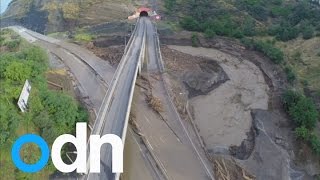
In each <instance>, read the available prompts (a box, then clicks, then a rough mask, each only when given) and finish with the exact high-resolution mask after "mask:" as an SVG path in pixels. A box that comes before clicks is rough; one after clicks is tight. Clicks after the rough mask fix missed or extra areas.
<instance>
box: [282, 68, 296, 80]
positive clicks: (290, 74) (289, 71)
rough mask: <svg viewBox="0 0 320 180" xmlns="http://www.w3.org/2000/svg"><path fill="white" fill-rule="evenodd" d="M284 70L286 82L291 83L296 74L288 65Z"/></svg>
mask: <svg viewBox="0 0 320 180" xmlns="http://www.w3.org/2000/svg"><path fill="white" fill-rule="evenodd" d="M284 71H285V73H286V75H287V80H288V82H289V83H291V84H292V83H293V82H294V81H295V80H296V74H295V73H294V72H293V70H292V68H290V67H286V68H285V69H284Z"/></svg>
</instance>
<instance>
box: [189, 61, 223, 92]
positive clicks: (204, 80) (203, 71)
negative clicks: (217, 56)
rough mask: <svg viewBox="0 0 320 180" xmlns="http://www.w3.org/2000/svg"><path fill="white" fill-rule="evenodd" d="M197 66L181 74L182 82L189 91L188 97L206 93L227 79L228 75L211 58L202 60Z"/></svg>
mask: <svg viewBox="0 0 320 180" xmlns="http://www.w3.org/2000/svg"><path fill="white" fill-rule="evenodd" d="M198 66H199V67H198V68H195V70H194V71H189V72H186V73H185V75H184V76H183V82H184V83H185V85H186V87H187V89H188V91H189V98H193V97H196V96H198V95H206V94H208V93H209V92H210V91H212V90H213V89H215V88H217V87H218V86H219V85H220V84H222V83H224V82H226V81H227V80H229V77H228V75H227V74H226V73H225V72H224V71H223V69H222V68H221V67H220V66H219V65H218V63H217V62H215V61H213V60H204V61H202V62H200V63H199V65H198Z"/></svg>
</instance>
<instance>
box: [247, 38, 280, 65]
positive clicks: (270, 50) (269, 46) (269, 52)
mask: <svg viewBox="0 0 320 180" xmlns="http://www.w3.org/2000/svg"><path fill="white" fill-rule="evenodd" d="M241 42H242V43H243V44H244V45H246V46H247V47H248V48H251V49H254V50H256V51H259V52H261V53H263V54H264V55H266V56H267V57H269V58H270V59H271V60H272V61H273V62H274V63H276V64H279V63H281V62H283V60H284V54H283V52H282V51H281V50H280V49H279V48H277V47H275V46H274V43H273V42H271V41H262V40H257V41H256V40H253V39H249V38H244V39H242V40H241Z"/></svg>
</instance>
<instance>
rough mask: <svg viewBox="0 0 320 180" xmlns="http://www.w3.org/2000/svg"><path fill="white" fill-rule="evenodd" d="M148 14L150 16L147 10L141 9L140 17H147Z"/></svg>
mask: <svg viewBox="0 0 320 180" xmlns="http://www.w3.org/2000/svg"><path fill="white" fill-rule="evenodd" d="M147 16H149V14H148V12H147V11H141V12H140V17H147Z"/></svg>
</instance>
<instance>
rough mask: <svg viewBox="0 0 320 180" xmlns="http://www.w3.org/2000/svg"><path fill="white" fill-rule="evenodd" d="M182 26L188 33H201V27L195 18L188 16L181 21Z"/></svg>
mask: <svg viewBox="0 0 320 180" xmlns="http://www.w3.org/2000/svg"><path fill="white" fill-rule="evenodd" d="M180 24H181V26H182V27H183V28H184V29H186V30H188V31H199V30H200V27H199V26H200V25H199V22H198V21H197V20H195V19H194V18H192V17H190V16H187V17H185V18H183V19H182V20H181V21H180Z"/></svg>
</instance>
